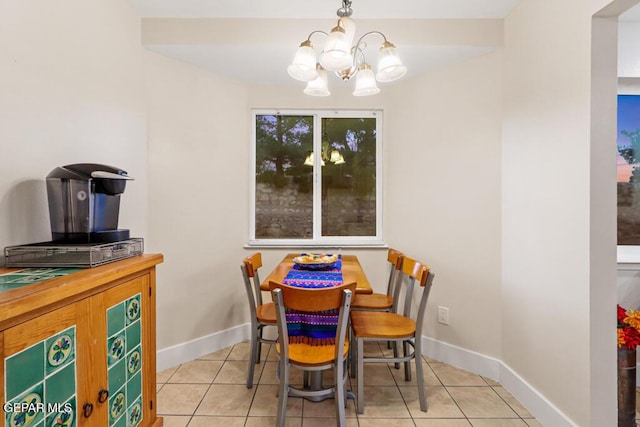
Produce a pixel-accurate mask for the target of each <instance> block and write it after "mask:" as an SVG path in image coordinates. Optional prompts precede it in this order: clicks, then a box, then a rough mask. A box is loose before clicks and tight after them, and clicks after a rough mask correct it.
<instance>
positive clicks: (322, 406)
mask: <svg viewBox="0 0 640 427" xmlns="http://www.w3.org/2000/svg"><path fill="white" fill-rule="evenodd" d="M302 413H303V414H304V418H305V420H306V419H307V417H309V418H325V421H327V418H331V419H333V420H335V419H336V405H335V400H333V399H325V400H323V401H321V402H311V401H309V400H305V399H303V404H302ZM345 416H346V417H347V418H355V417H356V405H355V402H354V400H353V399H347V407H346V408H345Z"/></svg>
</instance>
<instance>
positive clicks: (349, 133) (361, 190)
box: [322, 118, 376, 236]
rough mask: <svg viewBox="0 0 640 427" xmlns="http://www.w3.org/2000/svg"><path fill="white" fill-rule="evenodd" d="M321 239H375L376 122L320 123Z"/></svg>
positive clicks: (340, 120)
mask: <svg viewBox="0 0 640 427" xmlns="http://www.w3.org/2000/svg"><path fill="white" fill-rule="evenodd" d="M322 158H323V160H324V166H323V168H322V235H323V236H375V235H376V119H375V118H325V119H322Z"/></svg>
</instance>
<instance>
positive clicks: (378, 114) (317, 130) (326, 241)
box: [248, 109, 386, 248]
mask: <svg viewBox="0 0 640 427" xmlns="http://www.w3.org/2000/svg"><path fill="white" fill-rule="evenodd" d="M270 114H271V115H297V116H313V132H314V136H313V151H314V153H319V152H320V150H321V145H322V141H321V137H322V129H321V123H322V119H323V118H330V117H338V118H362V117H364V118H375V119H376V235H375V236H330V237H329V236H326V237H323V236H321V235H320V233H321V228H322V201H321V198H322V187H321V184H320V185H318V184H319V183H321V182H322V175H321V174H322V167H321V165H320V162H321V158H320V156H319V155H315V156H314V163H315V164H314V166H313V184H314V185H313V238H311V239H256V237H255V236H256V228H255V218H256V205H255V200H256V116H258V115H270ZM382 118H383V117H382V110H297V109H290V110H278V109H253V110H251V141H250V144H251V147H250V156H249V157H250V167H249V170H250V181H251V182H250V183H249V185H250V191H249V193H250V194H249V210H250V215H249V242H248V246H255V247H294V248H295V247H319V248H341V247H381V246H382V247H384V246H386V244H385V242H384V239H383V237H382V223H383V221H382V213H383V206H384V204H383V199H382V188H383V186H382V181H383V179H382Z"/></svg>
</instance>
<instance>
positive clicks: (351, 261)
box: [260, 253, 373, 294]
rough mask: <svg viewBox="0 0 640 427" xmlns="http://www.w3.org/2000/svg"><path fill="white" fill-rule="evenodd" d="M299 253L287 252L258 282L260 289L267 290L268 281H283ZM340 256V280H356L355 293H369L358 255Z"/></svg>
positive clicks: (371, 289) (350, 281) (351, 281)
mask: <svg viewBox="0 0 640 427" xmlns="http://www.w3.org/2000/svg"><path fill="white" fill-rule="evenodd" d="M300 255H301V254H300V253H291V254H287V255H286V256H285V257H284V258H283V259H282V261H280V263H279V264H278V265H276V266H275V268H274V269H273V271H272V272H271V273H270V274H269V275H268V276H267V277H266V278H265V279H264V280H263V281H262V282H261V283H260V290H263V291H265V292H269V282H271V281H273V282H277V283H283V282H284V281H285V278H286V277H287V275H288V274H289V272H290V271H291V269H292V268H293V266H294V265H295V263H294V262H293V259H294V258H295V257H297V256H300ZM340 257H341V258H342V282H343V283H353V282H356V293H357V294H371V293H373V288H372V287H371V283H370V282H369V279H367V275H366V274H365V273H364V270H363V269H362V265H360V261H358V257H357V256H355V255H340Z"/></svg>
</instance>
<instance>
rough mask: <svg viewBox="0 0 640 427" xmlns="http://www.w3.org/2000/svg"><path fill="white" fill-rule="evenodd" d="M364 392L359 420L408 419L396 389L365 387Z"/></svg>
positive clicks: (404, 406) (408, 416)
mask: <svg viewBox="0 0 640 427" xmlns="http://www.w3.org/2000/svg"><path fill="white" fill-rule="evenodd" d="M356 392H357V391H356ZM364 392H365V393H364V414H358V417H359V418H410V414H409V410H408V409H407V407H406V405H405V404H404V400H403V399H402V395H401V394H400V390H398V387H367V386H365V388H364Z"/></svg>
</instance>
